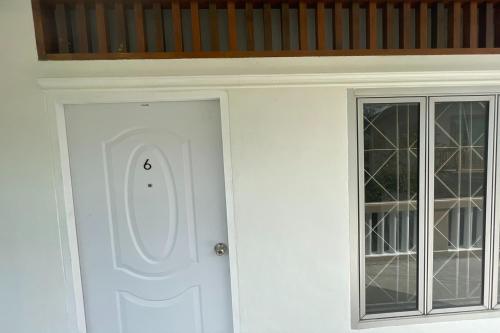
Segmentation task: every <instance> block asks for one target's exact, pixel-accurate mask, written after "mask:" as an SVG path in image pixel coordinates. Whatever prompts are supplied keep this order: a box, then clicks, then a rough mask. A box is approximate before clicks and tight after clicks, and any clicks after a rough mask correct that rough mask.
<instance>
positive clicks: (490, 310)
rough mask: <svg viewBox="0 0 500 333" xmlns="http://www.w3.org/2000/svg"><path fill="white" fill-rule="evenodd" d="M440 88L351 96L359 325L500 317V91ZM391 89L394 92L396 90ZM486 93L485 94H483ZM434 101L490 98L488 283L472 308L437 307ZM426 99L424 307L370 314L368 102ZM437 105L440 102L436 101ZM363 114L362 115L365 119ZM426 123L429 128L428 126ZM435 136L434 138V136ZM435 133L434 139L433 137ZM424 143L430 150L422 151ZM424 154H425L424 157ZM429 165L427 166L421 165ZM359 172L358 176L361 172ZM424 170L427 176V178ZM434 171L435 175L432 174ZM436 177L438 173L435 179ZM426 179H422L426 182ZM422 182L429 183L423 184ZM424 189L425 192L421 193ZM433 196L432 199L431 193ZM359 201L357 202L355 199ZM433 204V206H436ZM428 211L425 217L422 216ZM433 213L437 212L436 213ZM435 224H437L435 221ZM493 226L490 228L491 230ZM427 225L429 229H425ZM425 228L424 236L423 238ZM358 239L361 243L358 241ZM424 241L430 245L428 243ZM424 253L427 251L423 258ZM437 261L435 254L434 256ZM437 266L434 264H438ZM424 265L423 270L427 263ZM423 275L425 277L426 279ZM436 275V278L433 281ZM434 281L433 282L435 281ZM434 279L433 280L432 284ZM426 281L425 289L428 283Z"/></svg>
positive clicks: (423, 129)
mask: <svg viewBox="0 0 500 333" xmlns="http://www.w3.org/2000/svg"><path fill="white" fill-rule="evenodd" d="M457 89H458V90H456V91H454V90H453V88H452V89H450V88H447V89H443V88H436V89H411V88H405V89H399V90H398V89H396V90H394V89H361V90H357V91H356V90H351V91H350V93H349V95H350V101H351V102H350V103H349V108H348V109H350V110H352V109H355V111H356V112H352V113H351V112H349V113H350V114H351V115H350V116H348V123H349V127H350V129H351V130H349V133H352V134H349V139H350V141H351V142H352V141H354V142H355V143H350V144H349V147H350V151H351V153H352V155H351V153H350V157H349V159H350V165H353V166H354V165H356V168H353V169H352V170H355V171H353V172H352V173H351V172H350V176H349V177H350V184H351V185H350V188H351V189H352V190H353V192H354V191H355V192H357V193H356V194H354V193H353V195H352V196H351V195H350V200H351V201H353V203H352V206H351V205H350V207H351V208H350V211H351V212H352V213H353V216H354V212H356V215H355V218H353V219H352V223H353V225H352V227H351V228H350V229H351V233H352V239H353V242H352V243H351V244H352V247H351V251H352V253H355V255H356V258H353V260H352V261H351V262H352V265H351V277H352V279H353V282H354V281H355V282H356V283H353V289H355V290H352V291H351V295H352V297H355V299H353V300H352V304H351V305H352V306H351V311H352V314H353V317H352V325H353V328H371V327H383V326H386V325H388V324H390V325H405V324H413V323H425V322H439V321H446V320H454V318H456V316H457V315H458V316H460V318H463V319H475V318H477V319H479V318H491V317H499V316H500V298H499V297H498V294H497V293H498V290H499V288H500V287H499V286H498V283H499V279H498V273H499V261H500V216H499V214H500V213H499V211H500V209H496V207H500V206H499V205H500V196H499V195H496V193H497V192H498V191H499V190H500V184H499V183H500V182H497V176H498V175H500V165H499V163H498V152H497V151H498V147H500V137H499V135H498V133H499V129H500V115H499V114H498V113H499V110H500V95H499V94H498V93H497V92H495V91H498V89H495V91H492V90H493V89H484V90H482V89H481V88H480V87H478V88H466V87H461V88H457ZM391 91H393V92H394V93H393V94H391ZM482 91H483V92H484V93H481V92H482ZM431 100H432V101H433V103H435V102H437V101H457V102H467V101H488V102H489V109H488V112H489V113H488V148H487V149H488V161H487V168H486V170H487V189H486V200H487V203H486V207H487V208H486V209H487V214H488V216H487V217H486V219H485V230H484V235H485V236H484V251H485V254H484V262H483V265H484V282H483V304H482V305H479V306H471V307H466V306H464V307H453V308H446V309H432V292H431V293H429V290H430V289H432V278H433V270H432V265H431V266H430V267H429V256H431V257H432V255H433V252H432V246H431V245H432V243H431V244H429V241H430V240H431V241H433V237H431V232H432V231H433V220H432V219H430V217H432V216H433V213H434V212H433V206H430V204H431V203H432V204H433V203H434V200H433V199H434V189H432V190H431V189H430V188H429V187H430V186H429V181H430V180H431V179H432V181H433V180H434V177H433V176H434V172H433V171H430V170H433V168H432V169H431V168H430V163H431V161H430V159H431V158H432V163H433V162H434V160H433V159H434V152H433V151H432V152H431V150H430V149H429V148H430V147H429V144H434V141H433V139H434V133H429V131H430V130H431V129H432V130H433V129H434V127H433V126H431V125H433V121H434V118H433V117H432V116H431V110H430V108H431ZM415 101H418V102H422V101H423V104H420V105H421V112H422V109H423V113H424V114H423V116H422V115H421V116H420V138H419V140H420V144H419V149H420V151H419V159H420V161H419V207H418V212H419V213H418V214H419V232H418V235H419V242H418V246H419V251H418V256H419V257H418V260H419V261H418V269H419V272H418V279H419V281H418V311H401V312H391V313H381V314H369V315H367V314H366V298H365V297H366V295H365V292H366V290H365V288H364V285H365V280H364V279H365V276H364V275H365V271H364V270H365V251H364V246H365V245H364V241H361V240H364V234H365V229H364V223H365V219H364V181H363V179H364V165H363V164H364V156H363V152H364V149H363V135H362V134H363V133H361V135H360V131H361V132H362V129H363V125H362V120H363V118H362V114H363V105H364V104H368V103H384V102H385V103H391V102H393V103H398V102H399V103H405V102H406V103H409V102H415ZM433 107H434V104H433ZM360 113H361V117H360ZM422 121H423V126H422ZM431 134H432V136H431ZM431 137H432V139H431ZM431 141H432V142H431ZM422 145H425V146H424V149H422ZM422 153H424V158H423V159H422V157H421V156H422ZM422 163H423V164H424V167H423V168H422V166H421V164H422ZM355 173H356V174H355ZM422 173H424V178H421V177H422ZM429 173H431V174H429ZM431 175H432V177H431ZM420 179H422V180H420ZM421 183H424V184H423V185H422V184H421ZM422 190H423V192H424V193H421V191H422ZM431 196H432V197H431ZM354 201H355V202H354ZM431 208H432V210H431ZM422 210H423V211H424V212H423V215H422ZM431 214H432V216H431ZM431 224H432V225H431ZM487 228H488V230H486V229H487ZM422 229H423V231H422ZM422 232H423V237H422V236H421V234H422ZM354 240H355V242H354ZM422 243H424V245H423V246H422ZM422 252H423V253H424V254H423V256H422ZM431 260H432V258H431ZM432 264H433V263H432ZM422 265H423V266H424V268H423V270H422V269H421V266H422ZM422 273H423V275H424V277H423V278H422V277H421V274H422ZM429 277H430V279H429ZM429 280H430V281H429ZM429 282H430V283H429ZM422 285H423V287H422Z"/></svg>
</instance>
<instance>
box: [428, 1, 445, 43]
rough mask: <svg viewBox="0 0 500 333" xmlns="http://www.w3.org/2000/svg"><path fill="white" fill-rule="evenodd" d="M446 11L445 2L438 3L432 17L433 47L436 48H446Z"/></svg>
mask: <svg viewBox="0 0 500 333" xmlns="http://www.w3.org/2000/svg"><path fill="white" fill-rule="evenodd" d="M445 19H446V17H445V11H444V4H443V2H437V3H436V4H435V13H434V15H433V17H432V31H433V34H432V43H431V44H432V47H434V48H442V47H446V40H445V36H446V31H445V25H444V24H443V22H445Z"/></svg>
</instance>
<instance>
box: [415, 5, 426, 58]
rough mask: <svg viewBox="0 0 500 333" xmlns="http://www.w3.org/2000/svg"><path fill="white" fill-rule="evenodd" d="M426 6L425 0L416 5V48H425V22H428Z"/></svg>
mask: <svg viewBox="0 0 500 333" xmlns="http://www.w3.org/2000/svg"><path fill="white" fill-rule="evenodd" d="M427 10H428V7H427V2H423V1H422V2H421V3H420V4H419V5H418V17H417V33H416V38H417V40H416V42H417V48H419V49H426V48H427V22H428V13H427Z"/></svg>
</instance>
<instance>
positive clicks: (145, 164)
mask: <svg viewBox="0 0 500 333" xmlns="http://www.w3.org/2000/svg"><path fill="white" fill-rule="evenodd" d="M151 167H152V165H151V164H149V158H148V159H147V160H146V162H144V165H143V168H144V170H151Z"/></svg>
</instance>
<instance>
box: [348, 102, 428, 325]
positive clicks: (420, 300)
mask: <svg viewBox="0 0 500 333" xmlns="http://www.w3.org/2000/svg"><path fill="white" fill-rule="evenodd" d="M357 103H358V107H357V112H356V118H357V141H358V145H357V148H358V154H357V157H358V221H359V222H358V223H359V224H358V230H359V236H358V237H359V239H358V246H359V274H358V278H359V284H358V289H359V315H360V319H361V320H368V319H380V318H394V317H405V316H415V315H422V314H423V313H424V290H425V288H424V277H425V275H424V273H425V267H424V264H425V260H424V258H425V225H426V223H425V217H426V213H425V193H426V189H425V187H426V186H425V184H424V183H423V182H422V181H421V180H422V179H425V145H426V142H425V140H422V139H423V138H425V137H426V136H425V122H426V119H425V117H426V100H425V98H424V97H407V98H405V97H380V98H378V97H372V98H359V99H358V101H357ZM376 103H379V104H384V103H386V104H388V103H392V104H397V103H418V104H419V151H418V157H419V161H418V163H419V166H418V167H419V170H418V177H419V189H418V201H419V203H418V232H417V234H418V250H417V258H418V259H417V268H418V269H417V310H412V311H398V312H387V313H377V314H366V288H365V283H366V280H365V257H366V255H365V242H364V239H365V236H366V235H365V227H364V225H365V220H364V216H365V208H364V200H365V199H364V198H365V188H364V187H365V186H364V174H365V172H364V140H363V138H364V133H363V132H364V130H363V127H364V126H363V111H364V108H363V106H364V105H365V104H376Z"/></svg>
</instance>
